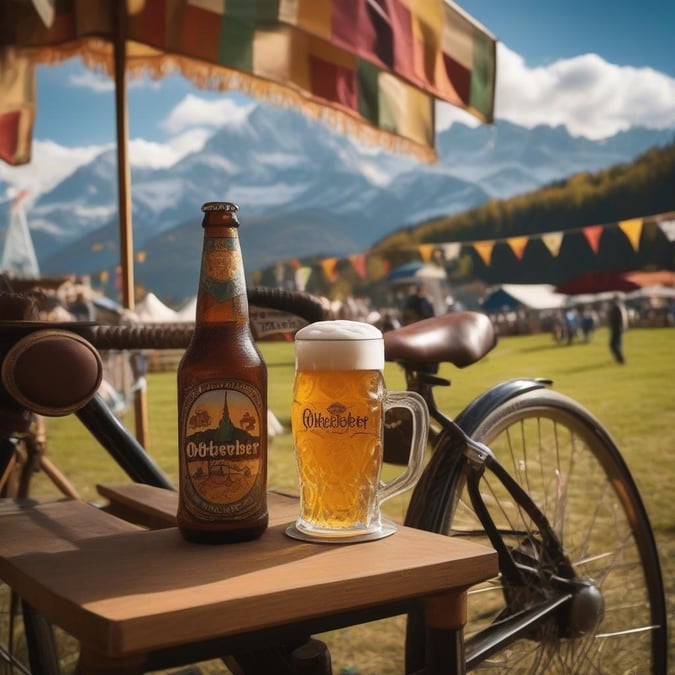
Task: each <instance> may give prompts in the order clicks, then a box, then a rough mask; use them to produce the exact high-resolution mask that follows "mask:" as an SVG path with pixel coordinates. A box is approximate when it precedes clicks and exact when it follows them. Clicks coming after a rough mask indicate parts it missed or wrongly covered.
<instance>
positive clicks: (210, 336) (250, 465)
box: [177, 202, 268, 544]
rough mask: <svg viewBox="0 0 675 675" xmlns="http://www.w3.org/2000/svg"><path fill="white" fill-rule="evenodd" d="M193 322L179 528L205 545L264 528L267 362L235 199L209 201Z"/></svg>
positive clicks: (182, 385)
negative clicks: (253, 321)
mask: <svg viewBox="0 0 675 675" xmlns="http://www.w3.org/2000/svg"><path fill="white" fill-rule="evenodd" d="M202 211H203V212H204V220H203V222H202V226H203V228H204V246H203V250H202V264H201V273H200V277H199V291H198V295H197V314H196V317H195V330H194V335H193V337H192V340H191V342H190V345H189V346H188V348H187V350H186V352H185V354H184V356H183V358H182V360H181V362H180V365H179V366H178V377H177V379H178V442H179V500H178V527H179V528H180V531H181V533H182V534H183V537H185V539H188V540H190V541H197V542H204V543H214V544H215V543H226V542H235V541H245V540H247V539H255V538H256V537H259V536H260V535H261V534H262V533H263V532H264V531H265V529H266V527H267V520H268V517H267V501H266V489H267V368H266V366H265V362H264V361H263V359H262V356H261V355H260V352H259V351H258V348H257V346H256V344H255V342H254V341H253V336H252V334H251V329H250V326H249V315H248V298H247V296H246V283H245V278H244V265H243V262H242V257H241V249H240V246H239V229H238V228H239V220H238V219H237V207H236V206H235V205H234V204H230V203H227V202H209V203H207V204H204V206H202Z"/></svg>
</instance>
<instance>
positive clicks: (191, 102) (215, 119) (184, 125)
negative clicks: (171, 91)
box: [160, 94, 256, 134]
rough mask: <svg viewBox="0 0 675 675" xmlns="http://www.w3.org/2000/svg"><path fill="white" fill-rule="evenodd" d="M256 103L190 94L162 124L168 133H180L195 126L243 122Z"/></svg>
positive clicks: (215, 125)
mask: <svg viewBox="0 0 675 675" xmlns="http://www.w3.org/2000/svg"><path fill="white" fill-rule="evenodd" d="M255 105H256V104H246V105H241V104H238V103H236V102H235V101H233V100H232V99H229V98H220V99H217V100H213V101H209V100H206V99H203V98H199V97H198V96H195V95H193V94H188V95H187V96H186V97H185V98H184V99H183V100H182V101H181V102H180V103H179V104H178V105H177V106H176V107H175V108H174V109H173V110H172V111H171V112H170V113H169V114H168V115H167V117H166V118H165V119H164V120H162V122H161V123H160V126H161V127H162V129H164V130H165V131H167V132H168V133H172V134H175V133H178V132H180V131H183V130H184V129H189V128H191V127H195V126H209V127H220V126H223V125H224V124H233V125H234V124H241V123H243V122H244V121H245V120H246V117H247V116H248V114H249V112H250V111H251V110H252V109H253V108H254V107H255Z"/></svg>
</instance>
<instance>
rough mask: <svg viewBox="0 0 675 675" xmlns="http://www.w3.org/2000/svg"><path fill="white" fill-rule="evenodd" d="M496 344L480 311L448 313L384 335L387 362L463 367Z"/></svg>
mask: <svg viewBox="0 0 675 675" xmlns="http://www.w3.org/2000/svg"><path fill="white" fill-rule="evenodd" d="M496 344H497V335H496V333H495V331H494V327H493V326H492V322H491V321H490V319H489V318H488V317H487V316H486V315H485V314H480V313H479V312H451V313H449V314H443V315H442V316H435V317H432V318H430V319H423V320H422V321H416V322H415V323H411V324H409V325H408V326H403V327H402V328H397V329H396V330H391V331H387V332H386V333H385V334H384V353H385V358H386V360H387V361H405V362H407V363H412V364H414V363H443V362H448V363H452V364H454V365H455V366H457V367H458V368H464V367H465V366H470V365H471V364H472V363H475V362H476V361H479V360H480V359H482V358H483V357H484V356H485V355H486V354H487V353H488V352H489V351H490V350H491V349H492V348H493V347H494V346H495V345H496Z"/></svg>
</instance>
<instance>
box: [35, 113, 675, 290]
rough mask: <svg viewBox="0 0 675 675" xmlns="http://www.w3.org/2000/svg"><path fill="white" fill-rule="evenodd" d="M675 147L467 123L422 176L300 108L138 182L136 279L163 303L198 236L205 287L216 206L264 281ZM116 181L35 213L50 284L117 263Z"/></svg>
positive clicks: (91, 173) (651, 138) (110, 175)
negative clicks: (205, 221)
mask: <svg viewBox="0 0 675 675" xmlns="http://www.w3.org/2000/svg"><path fill="white" fill-rule="evenodd" d="M672 139H673V132H672V130H671V131H648V130H644V129H633V130H631V131H628V132H624V133H620V134H617V135H616V136H614V137H612V138H610V139H605V140H603V141H591V140H588V139H586V138H575V137H572V136H570V135H569V134H568V133H567V131H565V129H564V128H562V127H557V128H551V127H543V126H540V127H536V128H534V129H525V128H522V127H518V126H516V125H513V124H510V123H508V122H497V123H496V124H495V125H493V126H480V127H477V128H470V127H467V126H463V125H459V124H455V125H453V126H452V127H450V128H449V129H448V130H446V131H444V132H442V133H441V134H439V137H438V139H437V147H438V153H439V161H438V162H437V163H435V164H422V163H420V162H417V161H415V160H413V159H411V158H408V157H402V156H399V155H393V154H388V153H385V152H382V151H374V150H373V149H363V148H361V147H359V146H357V145H356V144H354V143H353V142H352V141H351V140H349V139H347V138H346V137H344V136H342V135H339V134H337V133H333V132H331V131H329V130H328V129H327V127H325V126H324V125H322V124H320V123H318V122H314V121H311V120H309V119H307V118H305V117H303V116H302V115H301V114H299V113H297V112H296V111H294V110H289V109H283V108H274V107H270V106H264V105H257V106H255V107H253V108H252V110H251V112H250V113H249V116H248V118H247V120H246V123H245V124H241V123H236V124H234V123H233V124H232V125H226V126H224V127H222V128H221V129H220V130H219V131H217V132H216V133H215V134H214V135H213V136H212V137H211V138H210V139H209V140H208V141H207V143H206V145H205V147H204V148H203V149H202V150H201V151H200V152H198V153H194V154H191V155H188V156H186V157H184V158H183V159H182V160H181V161H180V162H178V163H177V164H175V165H174V166H172V167H171V168H168V169H148V168H143V169H140V168H135V169H133V170H132V177H131V184H132V201H133V225H134V243H135V247H136V248H137V249H143V250H144V251H145V252H146V263H144V265H143V266H139V270H137V276H138V277H139V278H140V279H141V280H142V279H143V275H144V274H145V273H146V272H147V271H149V269H150V268H152V267H156V268H157V269H156V271H155V273H153V290H154V291H155V292H156V293H157V292H160V293H161V290H162V289H161V288H160V289H158V288H157V286H156V284H157V283H158V281H157V275H160V276H161V270H162V268H165V269H171V270H172V271H171V273H167V274H166V275H165V276H166V277H174V279H172V280H169V279H167V280H166V284H167V286H171V285H175V284H178V283H179V281H178V280H177V279H176V277H177V276H180V275H179V274H178V273H177V271H176V269H175V268H174V267H172V266H171V264H170V263H169V260H170V259H172V258H174V257H175V258H176V259H177V260H178V261H179V262H183V263H185V259H186V250H185V248H186V243H185V241H186V237H192V238H193V239H194V241H195V242H196V244H195V245H196V249H195V251H196V252H194V251H193V252H192V254H191V255H192V256H196V259H190V260H189V267H190V269H191V270H196V271H193V272H191V274H194V277H195V278H196V274H197V272H198V265H199V250H200V246H201V230H200V228H199V227H198V223H199V222H200V220H201V218H200V215H201V214H200V207H201V205H202V204H203V203H204V202H206V201H213V200H228V201H234V202H236V203H237V204H239V206H240V219H241V222H242V229H241V236H242V246H243V247H244V251H245V256H246V261H247V269H249V270H253V269H256V268H258V267H262V266H265V265H268V264H270V263H272V262H274V261H275V260H279V259H281V260H283V259H286V258H288V257H302V256H306V255H312V254H319V255H337V256H339V255H345V254H349V253H355V252H358V251H361V250H364V249H367V248H368V247H369V246H370V245H371V244H372V243H374V242H375V241H377V240H378V239H381V238H382V237H383V236H384V235H386V234H389V233H391V232H393V231H395V230H397V229H400V228H402V227H405V226H409V225H415V224H418V223H420V222H423V221H424V220H427V219H429V218H432V217H436V216H442V215H451V214H453V213H458V212H461V211H465V210H467V209H470V208H472V207H475V206H478V205H480V204H482V203H484V202H485V201H487V200H488V199H490V198H503V197H509V196H513V195H516V194H522V193H524V192H528V191H530V190H533V189H536V188H538V187H540V186H542V185H544V184H546V183H549V182H551V181H553V180H557V179H561V178H565V177H569V176H570V175H573V174H575V173H578V172H580V171H596V170H599V169H602V168H606V167H609V166H612V165H615V164H618V163H622V162H629V161H632V160H633V159H634V158H635V157H637V156H638V155H639V154H641V153H642V152H644V151H645V150H646V149H647V148H649V147H652V146H654V145H664V144H666V143H668V142H671V141H672ZM116 181H117V175H116V166H115V156H114V153H113V152H112V151H110V152H107V153H104V154H102V155H99V156H98V157H96V159H94V161H92V162H91V163H90V164H88V165H85V166H82V167H80V168H79V169H78V170H77V171H75V172H74V173H73V174H72V175H71V176H69V177H68V178H66V179H65V180H64V181H62V182H61V183H60V184H58V185H57V186H56V187H55V188H54V189H52V190H50V191H49V192H47V193H45V194H42V195H40V196H39V198H38V199H37V200H36V201H35V202H34V204H33V205H32V207H31V208H30V210H29V211H28V213H27V216H28V220H29V223H30V227H31V231H32V234H33V239H34V243H35V248H36V251H37V255H38V259H39V262H40V266H41V271H42V273H44V274H57V273H65V272H78V273H86V272H92V273H93V272H96V271H99V270H101V269H109V268H111V267H113V266H114V265H115V264H116V262H117V261H118V259H119V255H118V253H117V250H116V242H117V239H118V235H117V201H116V199H117V197H116V195H117V183H116ZM191 228H192V229H191ZM172 246H173V247H177V248H176V250H175V251H172ZM190 248H192V247H190ZM141 267H142V268H143V269H140V268H141ZM162 283H163V282H162ZM171 295H173V293H171Z"/></svg>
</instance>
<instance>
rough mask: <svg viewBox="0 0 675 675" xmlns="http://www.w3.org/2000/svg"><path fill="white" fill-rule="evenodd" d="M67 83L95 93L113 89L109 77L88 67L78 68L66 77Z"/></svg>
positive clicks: (113, 86)
mask: <svg viewBox="0 0 675 675" xmlns="http://www.w3.org/2000/svg"><path fill="white" fill-rule="evenodd" d="M68 84H70V85H72V86H73V87H81V88H83V89H90V90H91V91H94V92H96V93H97V94H101V93H107V92H109V91H113V89H114V88H115V83H114V81H113V79H112V78H111V77H108V76H107V75H104V74H103V73H99V72H97V71H94V70H89V69H88V68H82V69H78V70H77V71H76V72H74V73H72V74H71V75H70V77H69V78H68Z"/></svg>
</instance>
